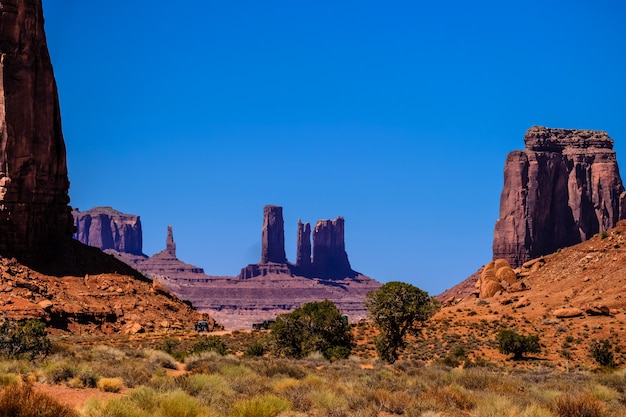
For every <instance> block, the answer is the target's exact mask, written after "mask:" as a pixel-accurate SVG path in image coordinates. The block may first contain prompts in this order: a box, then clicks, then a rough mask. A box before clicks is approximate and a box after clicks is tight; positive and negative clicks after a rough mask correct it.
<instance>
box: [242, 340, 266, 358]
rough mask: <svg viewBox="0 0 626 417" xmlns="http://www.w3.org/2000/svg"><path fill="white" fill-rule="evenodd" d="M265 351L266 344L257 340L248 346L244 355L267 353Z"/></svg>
mask: <svg viewBox="0 0 626 417" xmlns="http://www.w3.org/2000/svg"><path fill="white" fill-rule="evenodd" d="M265 351H266V349H265V345H264V344H263V343H261V342H259V341H258V340H257V341H254V342H252V343H250V345H248V348H247V349H246V351H245V353H244V354H243V355H244V356H246V357H257V356H263V355H265Z"/></svg>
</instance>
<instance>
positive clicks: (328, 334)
mask: <svg viewBox="0 0 626 417" xmlns="http://www.w3.org/2000/svg"><path fill="white" fill-rule="evenodd" d="M270 329H271V331H272V333H271V336H272V338H273V340H274V344H275V347H276V351H277V352H278V353H279V354H281V355H285V356H290V357H294V358H302V357H304V356H306V355H308V354H309V353H313V352H320V353H322V355H324V357H325V358H326V359H329V360H335V359H344V358H347V357H348V356H349V355H350V352H351V350H352V345H353V340H352V333H351V332H350V326H349V324H348V323H347V322H346V321H345V320H342V317H341V312H340V311H339V309H338V308H337V307H336V306H335V304H333V302H332V301H329V300H325V301H315V302H311V303H306V304H304V305H302V306H300V307H298V308H297V309H295V310H294V311H293V312H291V313H289V314H281V315H280V316H278V317H276V323H274V324H272V325H271V326H270Z"/></svg>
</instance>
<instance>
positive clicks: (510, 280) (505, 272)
mask: <svg viewBox="0 0 626 417" xmlns="http://www.w3.org/2000/svg"><path fill="white" fill-rule="evenodd" d="M496 278H497V279H498V281H500V282H502V281H504V282H506V283H507V284H515V283H516V282H517V275H516V274H515V271H513V269H511V267H510V266H503V267H501V268H500V269H498V270H497V271H496Z"/></svg>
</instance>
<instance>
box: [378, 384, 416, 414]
mask: <svg viewBox="0 0 626 417" xmlns="http://www.w3.org/2000/svg"><path fill="white" fill-rule="evenodd" d="M371 396H372V399H373V400H374V403H375V404H376V405H377V406H378V408H379V409H380V410H381V411H385V412H387V413H391V414H402V413H403V412H404V410H406V409H407V408H409V406H410V405H411V403H412V402H413V398H412V397H411V396H410V395H409V394H407V393H406V392H404V391H389V390H386V389H377V390H375V391H374V392H373V393H372V394H371Z"/></svg>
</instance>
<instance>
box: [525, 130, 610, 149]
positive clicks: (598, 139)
mask: <svg viewBox="0 0 626 417" xmlns="http://www.w3.org/2000/svg"><path fill="white" fill-rule="evenodd" d="M524 143H525V144H526V149H527V150H531V151H544V152H563V151H570V152H574V153H575V152H579V151H580V150H581V149H587V148H598V149H594V150H593V152H598V151H599V149H606V150H608V151H611V150H612V149H613V139H611V138H610V137H609V135H608V134H607V133H606V132H604V131H602V130H581V129H553V128H549V127H543V126H533V127H531V128H530V129H528V131H526V135H525V136H524Z"/></svg>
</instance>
